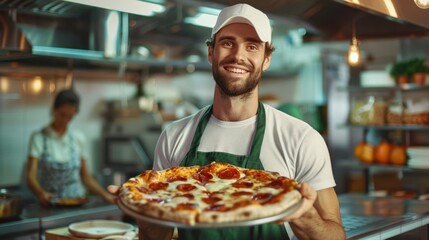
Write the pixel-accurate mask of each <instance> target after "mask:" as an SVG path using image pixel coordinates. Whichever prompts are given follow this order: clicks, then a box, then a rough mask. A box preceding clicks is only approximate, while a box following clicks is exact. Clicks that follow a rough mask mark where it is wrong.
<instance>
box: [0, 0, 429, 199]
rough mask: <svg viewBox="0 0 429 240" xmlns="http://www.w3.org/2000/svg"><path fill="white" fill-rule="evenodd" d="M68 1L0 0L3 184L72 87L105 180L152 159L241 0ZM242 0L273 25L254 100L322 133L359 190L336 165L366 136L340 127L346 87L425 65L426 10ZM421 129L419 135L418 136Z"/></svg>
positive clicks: (203, 98) (206, 97)
mask: <svg viewBox="0 0 429 240" xmlns="http://www.w3.org/2000/svg"><path fill="white" fill-rule="evenodd" d="M76 2H79V1H74V2H72V1H61V0H53V1H45V0H31V1H28V0H3V1H0V13H1V14H0V23H1V24H0V39H1V48H0V94H1V95H0V187H11V186H19V185H20V184H21V182H22V179H23V175H22V173H23V168H24V165H25V162H26V160H27V154H28V143H29V137H30V134H31V133H32V132H33V131H35V130H37V129H40V128H42V127H43V126H45V125H47V124H48V123H49V122H50V119H51V104H52V101H53V96H54V95H55V93H56V92H58V91H59V90H60V89H63V88H66V87H70V86H73V87H74V88H75V89H76V91H77V92H78V94H79V95H80V97H81V108H80V110H79V113H78V115H77V116H76V117H75V119H74V120H73V122H72V127H73V128H75V129H79V130H80V131H82V132H83V133H84V134H85V136H86V139H87V151H88V155H89V156H90V159H88V160H89V162H90V168H91V171H92V172H93V173H94V175H95V176H96V178H97V179H98V180H99V181H100V182H101V183H102V184H103V185H107V184H110V183H116V184H119V183H121V181H123V180H124V179H125V178H128V177H130V176H133V175H136V174H138V173H139V172H140V171H142V170H145V169H149V168H151V165H152V159H153V153H154V147H155V144H156V141H157V138H158V136H159V134H160V132H161V130H162V129H163V127H164V126H165V125H166V124H168V123H169V122H171V121H174V120H176V119H178V118H181V117H184V116H187V115H189V114H192V113H194V112H195V111H197V109H199V108H201V107H203V106H205V105H207V104H210V103H211V101H212V95H213V86H214V81H213V79H212V75H211V69H210V68H211V66H210V65H209V64H208V62H207V52H206V51H207V50H206V46H205V40H206V39H207V38H208V37H209V36H210V27H211V26H213V25H214V20H215V15H216V14H217V13H218V12H219V9H220V8H222V7H223V6H224V5H223V4H232V3H233V2H234V3H235V2H237V3H238V1H224V0H212V1H193V0H182V1H181V0H147V1H135V2H136V4H148V5H144V6H137V5H135V6H134V5H131V4H127V5H126V4H123V6H116V7H118V8H117V9H116V10H112V9H105V7H109V6H102V8H100V7H97V6H88V5H82V4H78V3H76ZM82 2H86V3H87V4H92V3H93V2H95V1H82ZM101 2H104V3H110V1H101ZM246 2H248V3H250V4H252V5H253V6H255V7H258V8H260V9H261V10H264V11H266V12H267V13H269V16H270V19H271V20H272V26H273V44H274V46H275V47H276V51H275V52H274V55H273V59H272V61H271V67H270V70H269V71H267V72H266V73H265V74H264V76H263V79H262V81H261V86H260V96H261V100H262V101H264V102H266V103H268V104H272V105H274V106H275V107H277V108H279V109H280V110H282V111H285V112H287V113H289V114H291V115H293V116H296V117H298V118H301V119H303V120H305V121H307V122H308V123H309V124H311V125H312V126H313V127H314V128H316V129H317V130H318V131H319V132H320V133H321V134H322V135H323V136H324V137H325V139H326V141H327V143H328V146H329V149H330V151H331V156H332V162H333V168H334V174H335V177H336V181H337V191H338V192H339V193H342V192H350V191H367V190H368V187H367V186H365V184H366V182H365V181H366V180H367V178H368V175H367V174H368V171H367V168H355V167H348V166H347V164H344V162H346V163H349V162H357V160H355V159H354V160H350V159H352V158H353V156H354V148H355V145H356V144H357V143H358V142H359V141H361V140H362V139H363V138H365V137H363V136H362V135H363V133H364V132H366V131H363V130H362V129H355V128H350V127H347V126H346V125H347V124H348V123H349V114H350V111H351V103H352V97H351V95H352V94H351V93H350V92H349V91H347V90H345V89H348V88H349V87H351V86H355V87H368V88H373V87H390V88H395V87H396V86H397V83H395V80H394V79H393V78H392V77H391V76H389V69H390V68H391V67H392V64H393V63H395V62H397V61H400V60H406V59H412V58H423V59H425V60H426V62H427V61H428V59H429V22H428V21H427V19H428V18H429V9H422V8H419V7H417V6H416V4H415V3H414V1H411V0H409V1H405V0H392V1H370V0H361V1H358V0H344V1H342V0H306V1H301V0H287V1H282V0H266V1H263V2H261V1H257V0H251V1H246ZM375 2H377V3H375ZM94 4H95V3H94ZM149 4H150V5H149ZM110 6H113V4H111V5H110ZM126 6H131V7H129V8H127V9H125V7H126ZM392 6H393V10H392ZM120 7H124V9H119V8H120ZM149 9H152V10H153V11H146V10H149ZM395 9H396V11H395ZM145 11H146V12H145ZM202 25H206V26H202ZM352 39H357V40H358V43H359V44H358V47H359V49H360V61H359V62H358V63H354V64H350V63H348V62H347V52H348V50H349V47H350V45H351V44H352V43H353V41H352ZM428 81H429V80H428V77H427V75H426V84H427V83H428ZM423 89H424V87H423ZM427 90H428V88H427V86H426V92H418V93H415V94H414V95H419V96H420V97H422V98H423V97H424V96H428V95H427ZM361 95H365V94H364V93H360V92H359V93H358V96H361ZM365 96H366V95H365ZM428 112H429V110H428ZM427 130H428V128H424V127H423V128H422V130H418V132H423V133H422V134H423V135H424V134H426V135H425V136H423V135H420V136H416V139H417V138H418V139H420V140H421V142H423V144H424V143H426V144H427V142H429V140H428V137H427V136H428V135H427ZM419 144H420V143H419ZM393 170H394V171H395V172H398V169H397V168H394V169H393ZM399 172H402V169H399ZM425 174H426V175H427V172H426V173H425ZM396 175H397V174H396ZM396 175H395V176H396ZM412 190H416V191H419V193H424V192H425V191H426V192H427V191H429V188H428V186H427V184H426V185H423V186H421V185H419V186H418V189H412Z"/></svg>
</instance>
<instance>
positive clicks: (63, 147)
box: [28, 126, 88, 163]
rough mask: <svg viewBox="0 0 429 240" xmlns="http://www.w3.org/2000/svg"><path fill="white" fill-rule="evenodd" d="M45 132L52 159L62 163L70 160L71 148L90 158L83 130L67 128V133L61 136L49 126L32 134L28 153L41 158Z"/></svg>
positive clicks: (82, 156) (81, 155)
mask: <svg viewBox="0 0 429 240" xmlns="http://www.w3.org/2000/svg"><path fill="white" fill-rule="evenodd" d="M43 133H45V136H46V146H47V151H48V152H49V154H50V155H51V156H52V158H51V159H52V160H54V161H56V162H62V163H64V162H67V161H69V160H70V156H69V153H70V149H71V148H73V149H74V151H76V152H77V153H79V156H80V157H81V158H83V159H86V160H88V158H87V154H86V151H85V137H84V135H83V134H82V133H81V132H79V131H76V130H74V131H71V130H69V129H67V131H66V133H65V134H63V135H62V136H59V135H58V134H57V133H56V132H55V131H54V130H53V129H52V128H51V127H49V126H48V127H45V128H43V129H42V130H39V131H36V132H34V133H33V134H32V135H31V138H30V146H29V153H28V154H29V156H30V157H34V158H37V159H40V157H41V155H42V153H43V141H44V140H43V137H44V136H43ZM70 135H71V136H72V137H71V138H70Z"/></svg>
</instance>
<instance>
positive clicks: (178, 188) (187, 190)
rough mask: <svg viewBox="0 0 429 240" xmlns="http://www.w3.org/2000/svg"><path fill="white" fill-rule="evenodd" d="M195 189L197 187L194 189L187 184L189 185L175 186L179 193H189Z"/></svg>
mask: <svg viewBox="0 0 429 240" xmlns="http://www.w3.org/2000/svg"><path fill="white" fill-rule="evenodd" d="M196 188H197V187H195V186H194V185H192V184H189V183H184V184H180V185H177V187H176V189H177V190H179V191H181V192H189V191H192V190H194V189H196Z"/></svg>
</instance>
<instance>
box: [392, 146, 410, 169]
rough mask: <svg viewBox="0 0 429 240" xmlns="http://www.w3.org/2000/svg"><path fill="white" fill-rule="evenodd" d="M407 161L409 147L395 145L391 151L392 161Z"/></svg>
mask: <svg viewBox="0 0 429 240" xmlns="http://www.w3.org/2000/svg"><path fill="white" fill-rule="evenodd" d="M406 162H407V148H406V147H405V146H403V145H394V146H393V147H392V150H391V152H390V163H392V164H395V165H405V163H406Z"/></svg>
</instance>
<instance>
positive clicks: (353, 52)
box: [347, 38, 360, 66]
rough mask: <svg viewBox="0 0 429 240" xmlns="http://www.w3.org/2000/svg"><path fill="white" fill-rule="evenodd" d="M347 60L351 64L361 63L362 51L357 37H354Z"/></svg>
mask: <svg viewBox="0 0 429 240" xmlns="http://www.w3.org/2000/svg"><path fill="white" fill-rule="evenodd" d="M347 62H348V63H349V65H351V66H355V65H358V64H359V63H360V51H359V47H358V43H357V40H356V38H353V40H352V44H351V45H350V47H349V51H348V53H347Z"/></svg>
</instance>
